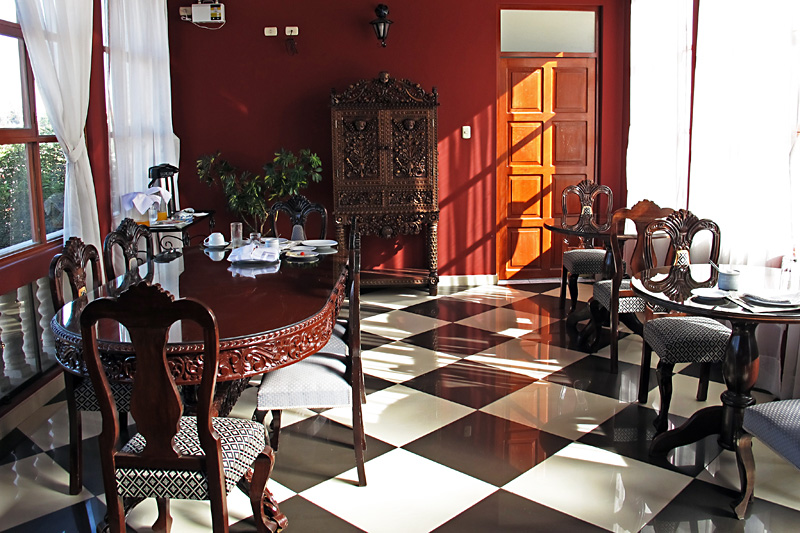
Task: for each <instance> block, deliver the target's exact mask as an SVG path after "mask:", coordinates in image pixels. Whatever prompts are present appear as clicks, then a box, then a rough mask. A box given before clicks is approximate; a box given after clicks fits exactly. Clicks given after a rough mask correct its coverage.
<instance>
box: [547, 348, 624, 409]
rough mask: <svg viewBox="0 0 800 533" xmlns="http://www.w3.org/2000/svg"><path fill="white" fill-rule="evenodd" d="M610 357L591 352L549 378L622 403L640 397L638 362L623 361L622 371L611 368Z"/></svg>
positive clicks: (554, 381) (620, 364) (621, 363)
mask: <svg viewBox="0 0 800 533" xmlns="http://www.w3.org/2000/svg"><path fill="white" fill-rule="evenodd" d="M609 364H610V363H609V360H608V359H605V358H603V357H599V356H596V355H590V356H588V357H584V358H583V359H581V360H579V361H576V362H574V363H572V364H571V365H568V366H566V367H564V368H562V369H561V370H559V371H557V372H553V373H552V374H550V375H549V376H547V377H546V378H544V379H545V380H546V381H549V382H551V383H558V384H560V385H567V386H569V387H573V388H575V389H578V390H585V391H588V392H593V393H595V394H600V395H603V396H608V397H609V398H614V399H618V400H620V401H621V402H626V403H630V402H635V401H637V399H638V397H639V387H638V385H639V365H632V364H629V363H625V362H622V361H620V363H619V372H618V373H617V374H612V373H611V372H610V371H609Z"/></svg>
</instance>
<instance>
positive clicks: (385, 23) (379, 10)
mask: <svg viewBox="0 0 800 533" xmlns="http://www.w3.org/2000/svg"><path fill="white" fill-rule="evenodd" d="M388 14H389V6H387V5H386V4H378V7H376V8H375V15H377V17H378V18H376V19H375V20H373V21H372V22H370V24H372V28H373V29H374V30H375V36H376V37H377V38H378V40H379V41H380V42H381V46H383V47H384V48H385V47H386V36H387V35H389V26H390V25H391V24H392V21H391V20H389V19H387V18H386V16H387V15H388Z"/></svg>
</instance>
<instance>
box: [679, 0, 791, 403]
mask: <svg viewBox="0 0 800 533" xmlns="http://www.w3.org/2000/svg"><path fill="white" fill-rule="evenodd" d="M799 6H800V3H798V2H797V0H764V1H762V2H760V3H758V5H754V4H753V3H752V2H746V1H744V0H734V1H731V0H702V2H700V12H699V15H698V17H699V27H698V43H697V65H696V72H695V94H694V124H693V131H692V164H691V180H690V185H689V208H690V209H691V210H692V211H693V212H694V213H695V214H698V215H702V216H703V217H707V218H711V219H713V220H715V221H716V222H717V223H718V224H719V225H720V228H721V230H722V254H721V257H720V259H721V262H723V263H733V264H751V265H765V264H766V265H771V266H779V265H780V259H781V257H782V256H783V255H784V254H787V253H791V252H792V249H793V248H794V247H796V246H797V244H798V238H799V237H800V233H799V232H798V230H799V229H800V226H798V224H797V219H798V215H800V196H798V193H800V186H798V184H800V174H798V173H797V171H796V170H795V172H794V174H792V170H791V168H792V164H791V159H792V152H793V147H794V148H795V149H794V153H795V157H797V152H798V149H797V148H796V144H797V131H798V97H799V96H800V85H799V84H798V82H799V81H800V54H798V50H799V48H798V43H797V38H798V35H797V31H798V28H799V27H800V18H799V16H800V9H798V8H799ZM796 165H797V163H796V162H795V169H796V168H797V166H796ZM782 332H783V329H782V328H780V327H776V326H772V325H762V326H759V328H758V330H757V334H758V342H759V348H760V352H761V356H762V357H761V365H760V366H761V370H760V373H759V383H758V386H760V387H762V388H765V389H767V390H770V391H772V392H778V391H779V390H780V389H783V390H782V391H781V396H783V397H792V396H798V393H800V368H798V362H797V358H798V342H797V337H798V335H797V333H798V332H797V331H790V335H789V340H790V343H789V345H788V347H789V349H788V350H787V358H786V365H785V366H784V371H783V387H781V386H780V380H781V365H780V360H779V358H778V356H777V352H778V350H777V348H778V347H779V345H780V336H781V334H782Z"/></svg>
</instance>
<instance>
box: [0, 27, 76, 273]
mask: <svg viewBox="0 0 800 533" xmlns="http://www.w3.org/2000/svg"><path fill="white" fill-rule="evenodd" d="M0 35H2V36H5V37H11V38H16V39H19V41H20V43H21V45H22V46H21V49H20V50H21V53H20V63H21V65H22V69H21V70H24V74H22V73H21V74H22V76H21V80H20V81H21V84H22V89H23V93H22V106H23V110H22V111H23V121H24V123H23V126H22V127H20V128H0V145H6V144H24V145H25V152H26V156H27V158H28V187H29V194H30V204H31V205H30V211H31V212H30V216H31V241H33V242H31V243H22V244H20V245H17V246H12V247H10V248H8V249H7V250H9V251H8V252H6V253H3V254H2V255H0V267H4V266H6V265H8V264H12V263H16V262H17V261H19V260H20V259H24V258H27V257H29V256H31V255H35V254H37V253H40V252H45V253H50V251H51V250H52V249H53V248H54V245H56V244H58V245H60V243H61V242H63V235H64V233H63V229H62V230H60V231H56V232H53V233H51V234H50V238H49V239H48V235H47V230H46V225H45V211H44V193H43V184H42V165H41V148H40V146H41V144H42V143H58V139H57V138H56V136H55V135H42V134H40V133H39V121H38V114H37V112H36V92H35V87H36V84H35V80H34V77H33V68H32V67H31V61H30V57H29V56H28V48H27V45H26V44H25V40H24V38H23V36H22V28H21V26H20V24H19V23H15V22H10V21H7V20H0Z"/></svg>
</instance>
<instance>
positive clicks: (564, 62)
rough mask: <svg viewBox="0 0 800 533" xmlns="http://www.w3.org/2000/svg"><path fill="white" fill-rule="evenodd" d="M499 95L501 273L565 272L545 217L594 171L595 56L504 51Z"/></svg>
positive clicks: (505, 276)
mask: <svg viewBox="0 0 800 533" xmlns="http://www.w3.org/2000/svg"><path fill="white" fill-rule="evenodd" d="M498 95H499V97H498V106H497V109H498V121H497V131H498V135H497V137H498V138H497V144H498V169H497V186H498V191H497V201H498V205H497V218H498V231H497V239H498V240H497V256H498V257H497V270H498V275H499V277H500V279H510V278H514V277H519V278H542V277H555V276H560V273H561V253H560V251H561V244H560V242H559V239H558V238H554V237H553V235H552V234H551V233H550V231H548V230H547V229H545V228H544V223H545V222H546V221H548V219H551V218H552V216H553V213H554V212H556V213H560V210H561V191H562V190H563V189H564V187H566V186H567V185H569V184H571V183H578V182H579V181H581V180H582V179H584V178H585V177H589V178H590V179H593V178H594V164H595V162H594V153H595V148H594V142H595V116H594V115H595V59H594V58H591V57H569V58H562V57H559V58H541V57H539V58H518V57H515V58H501V59H500V71H499V73H498Z"/></svg>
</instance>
